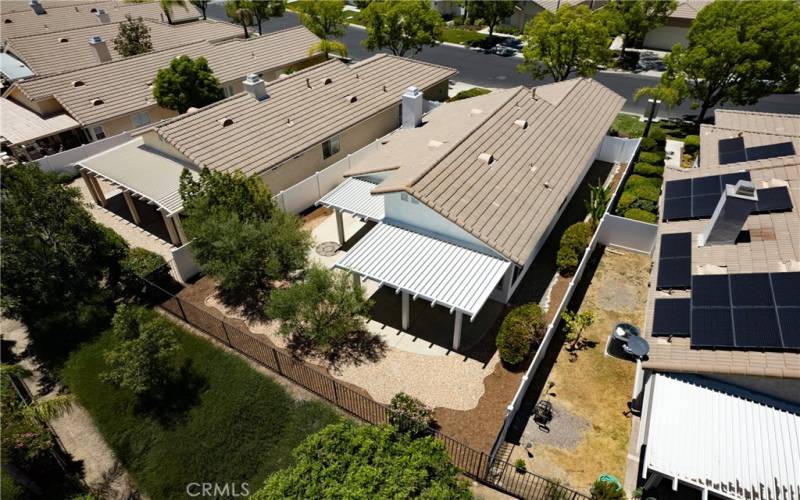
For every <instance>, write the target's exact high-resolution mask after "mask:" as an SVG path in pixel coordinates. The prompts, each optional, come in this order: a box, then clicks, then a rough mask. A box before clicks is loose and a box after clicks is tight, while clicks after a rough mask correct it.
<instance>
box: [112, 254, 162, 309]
mask: <svg viewBox="0 0 800 500" xmlns="http://www.w3.org/2000/svg"><path fill="white" fill-rule="evenodd" d="M141 278H146V279H147V281H150V282H151V283H154V284H156V285H158V286H161V287H164V286H165V285H166V284H167V283H168V282H169V281H170V279H171V278H170V275H169V267H168V266H167V261H166V260H164V257H162V256H161V255H159V254H157V253H155V252H151V251H150V250H147V249H145V248H140V247H136V248H132V249H131V250H130V251H129V252H128V255H127V256H126V257H125V258H124V259H122V261H120V283H121V284H122V291H123V293H124V294H125V295H127V296H129V297H131V298H144V297H145V296H146V295H147V291H148V287H147V285H146V284H145V283H144V282H143V281H142V279H141Z"/></svg>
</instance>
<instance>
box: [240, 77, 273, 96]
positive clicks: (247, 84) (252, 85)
mask: <svg viewBox="0 0 800 500" xmlns="http://www.w3.org/2000/svg"><path fill="white" fill-rule="evenodd" d="M242 83H243V84H244V90H245V92H247V93H248V94H250V95H251V96H253V97H254V98H255V100H256V101H263V100H264V99H266V98H267V97H269V94H267V85H266V84H265V83H264V80H262V79H261V77H260V76H258V75H257V74H255V73H250V74H249V75H247V78H245V79H244V82H242Z"/></svg>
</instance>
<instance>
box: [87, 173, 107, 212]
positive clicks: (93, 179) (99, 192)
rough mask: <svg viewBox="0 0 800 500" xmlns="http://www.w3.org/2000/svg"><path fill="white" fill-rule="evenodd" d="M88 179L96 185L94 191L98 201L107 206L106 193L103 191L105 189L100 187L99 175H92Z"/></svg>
mask: <svg viewBox="0 0 800 500" xmlns="http://www.w3.org/2000/svg"><path fill="white" fill-rule="evenodd" d="M88 179H89V182H91V183H92V186H94V192H95V194H96V195H97V198H98V202H99V203H100V205H101V206H103V207H105V206H106V195H105V194H104V193H103V189H102V188H101V187H100V182H98V180H97V177H95V176H93V175H90V176H89V177H88Z"/></svg>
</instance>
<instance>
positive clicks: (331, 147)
mask: <svg viewBox="0 0 800 500" xmlns="http://www.w3.org/2000/svg"><path fill="white" fill-rule="evenodd" d="M339 139H340V137H339V136H338V135H337V136H336V137H331V138H330V139H328V140H327V141H325V142H323V143H322V159H324V160H327V159H328V158H330V157H331V156H333V155H335V154H336V153H338V152H339V150H340V149H341V145H340V144H339Z"/></svg>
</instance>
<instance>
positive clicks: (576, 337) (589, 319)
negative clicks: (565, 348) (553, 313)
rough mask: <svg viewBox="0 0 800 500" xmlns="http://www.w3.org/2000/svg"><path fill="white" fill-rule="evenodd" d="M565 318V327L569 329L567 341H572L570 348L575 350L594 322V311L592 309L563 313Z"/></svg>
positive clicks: (562, 316) (562, 315)
mask: <svg viewBox="0 0 800 500" xmlns="http://www.w3.org/2000/svg"><path fill="white" fill-rule="evenodd" d="M561 319H563V320H564V329H565V330H566V331H567V342H569V343H570V347H569V350H570V351H574V350H575V349H576V348H577V347H578V344H579V343H580V342H581V340H582V339H583V334H584V333H585V332H586V329H587V328H589V327H590V326H592V323H594V313H593V312H592V311H583V312H570V311H564V312H562V313H561Z"/></svg>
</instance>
